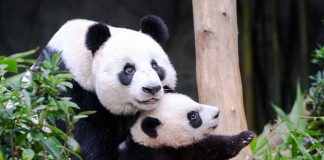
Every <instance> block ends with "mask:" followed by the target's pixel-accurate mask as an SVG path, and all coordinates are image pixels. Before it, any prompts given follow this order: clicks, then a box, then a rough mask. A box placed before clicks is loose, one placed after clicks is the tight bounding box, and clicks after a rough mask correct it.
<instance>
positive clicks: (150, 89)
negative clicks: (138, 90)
mask: <svg viewBox="0 0 324 160" xmlns="http://www.w3.org/2000/svg"><path fill="white" fill-rule="evenodd" d="M161 88H162V87H161V86H154V87H142V90H143V91H144V92H145V93H150V94H152V95H154V94H155V93H157V92H159V91H160V90H161Z"/></svg>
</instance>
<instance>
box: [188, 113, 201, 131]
mask: <svg viewBox="0 0 324 160" xmlns="http://www.w3.org/2000/svg"><path fill="white" fill-rule="evenodd" d="M192 116H195V119H192V118H191V117H192ZM187 119H188V120H189V124H190V125H191V127H193V128H198V127H200V126H201V124H202V120H201V117H200V115H199V112H197V111H191V112H189V113H188V114H187Z"/></svg>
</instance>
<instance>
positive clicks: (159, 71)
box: [151, 59, 165, 81]
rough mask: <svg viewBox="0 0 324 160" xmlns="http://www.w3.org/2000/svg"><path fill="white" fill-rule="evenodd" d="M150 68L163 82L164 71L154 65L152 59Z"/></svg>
mask: <svg viewBox="0 0 324 160" xmlns="http://www.w3.org/2000/svg"><path fill="white" fill-rule="evenodd" d="M151 66H152V68H153V69H154V70H155V72H156V73H157V74H158V76H159V78H160V80H161V81H163V80H164V78H165V71H164V69H163V68H162V67H160V66H159V65H158V64H157V63H156V61H155V60H154V59H153V60H152V61H151Z"/></svg>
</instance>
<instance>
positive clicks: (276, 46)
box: [0, 0, 324, 131]
mask: <svg viewBox="0 0 324 160" xmlns="http://www.w3.org/2000/svg"><path fill="white" fill-rule="evenodd" d="M237 13H238V22H239V26H238V27H239V32H240V33H239V44H240V46H239V54H240V65H241V73H242V82H243V85H244V103H245V111H246V115H247V119H248V124H249V128H251V129H255V130H257V131H261V129H262V127H263V125H264V124H265V123H267V122H269V120H272V119H274V118H275V114H274V112H273V110H272V107H271V103H275V104H277V105H279V106H281V107H282V108H283V109H284V110H285V111H287V112H289V110H290V108H291V106H292V104H293V101H294V97H295V91H296V84H297V81H298V80H299V82H300V84H301V86H302V89H303V91H307V88H308V85H309V79H308V75H310V74H312V73H314V71H315V70H316V68H314V66H313V65H312V64H310V59H311V54H312V52H313V50H314V49H315V48H316V47H317V46H318V45H319V44H321V45H323V44H324V26H323V24H322V23H321V19H323V18H324V17H323V16H324V1H323V0H271V1H269V0H266V1H260V0H238V2H237ZM146 14H155V15H158V16H160V17H162V18H163V19H164V20H165V21H166V23H167V25H168V27H169V30H170V34H171V37H170V40H169V41H168V42H167V43H166V44H165V45H164V46H163V47H164V49H165V50H166V52H167V53H168V54H169V56H170V58H171V61H172V62H173V64H174V66H175V68H176V70H177V71H178V87H177V90H178V91H179V92H181V93H185V94H188V95H189V96H191V97H193V98H194V99H196V100H197V89H196V80H195V45H194V30H193V16H192V3H191V1H190V0H155V1H149V0H132V1H126V0H28V1H22V0H0V54H1V55H10V54H13V53H17V52H22V51H26V50H30V49H34V48H36V47H40V48H42V47H44V46H45V45H46V43H47V42H48V41H49V40H50V38H51V37H52V35H53V34H54V33H55V32H56V31H57V30H58V28H59V27H60V26H61V25H62V24H63V23H64V22H65V21H67V20H69V19H73V18H85V19H91V20H97V21H104V22H106V23H108V24H110V25H113V26H119V27H126V28H132V29H136V30H138V29H139V19H140V18H141V17H142V16H144V15H146ZM35 57H36V55H35ZM215 83H217V82H215ZM233 98H235V97H233Z"/></svg>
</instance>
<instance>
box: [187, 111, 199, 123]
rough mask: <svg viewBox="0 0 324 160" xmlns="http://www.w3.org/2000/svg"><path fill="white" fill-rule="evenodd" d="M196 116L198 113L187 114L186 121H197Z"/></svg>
mask: <svg viewBox="0 0 324 160" xmlns="http://www.w3.org/2000/svg"><path fill="white" fill-rule="evenodd" d="M197 114H198V113H197V112H196V111H191V112H189V114H188V119H189V120H190V121H192V120H195V119H197Z"/></svg>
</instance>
